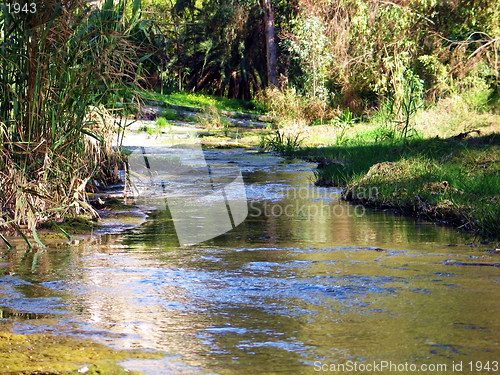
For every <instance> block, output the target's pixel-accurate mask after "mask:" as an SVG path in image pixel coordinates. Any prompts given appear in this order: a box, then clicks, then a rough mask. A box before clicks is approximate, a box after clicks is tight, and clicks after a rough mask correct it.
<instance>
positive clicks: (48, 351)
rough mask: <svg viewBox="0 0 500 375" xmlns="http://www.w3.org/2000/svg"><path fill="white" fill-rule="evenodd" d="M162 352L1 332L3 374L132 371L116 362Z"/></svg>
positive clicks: (0, 346) (61, 337) (149, 356)
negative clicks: (85, 369) (84, 369)
mask: <svg viewBox="0 0 500 375" xmlns="http://www.w3.org/2000/svg"><path fill="white" fill-rule="evenodd" d="M162 356H163V354H161V353H151V352H144V351H138V350H134V351H128V350H114V349H110V348H108V347H106V346H104V345H102V344H97V343H95V342H92V341H90V340H83V341H79V340H76V339H73V338H70V337H66V336H53V335H45V334H34V335H16V334H12V333H10V332H5V331H0V373H3V374H5V373H12V374H67V373H70V374H77V373H78V372H77V371H78V369H80V368H82V367H85V366H86V367H88V369H89V371H87V372H86V374H125V373H127V374H130V372H128V371H126V370H125V369H123V368H122V367H120V366H118V365H117V363H118V362H121V361H124V360H127V359H131V358H133V359H138V358H140V359H154V358H160V357H162Z"/></svg>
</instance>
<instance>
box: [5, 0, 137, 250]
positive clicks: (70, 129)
mask: <svg viewBox="0 0 500 375" xmlns="http://www.w3.org/2000/svg"><path fill="white" fill-rule="evenodd" d="M35 2H36V5H37V7H36V12H35V13H33V14H24V13H20V14H14V13H9V12H8V9H7V8H6V6H4V5H0V9H1V12H0V230H2V227H6V226H7V225H6V224H8V226H10V227H11V228H14V229H17V230H18V231H21V228H23V227H26V228H27V229H29V230H31V231H32V233H33V236H34V238H35V240H36V241H37V242H39V240H38V238H37V236H36V227H37V224H39V223H40V222H42V221H47V220H51V221H58V220H59V219H61V218H62V217H64V216H66V215H68V214H69V215H74V214H79V213H82V212H87V213H90V214H92V215H95V214H96V213H95V211H94V210H93V209H92V207H91V206H90V205H89V204H88V202H87V197H86V188H87V185H88V184H89V182H92V181H93V180H99V179H101V180H102V179H103V177H104V176H106V173H103V171H102V166H103V165H104V164H106V163H108V164H109V158H110V155H111V149H110V146H109V142H107V141H108V139H110V137H111V136H112V134H113V131H114V129H113V128H112V126H110V125H105V124H102V123H99V122H98V121H94V120H93V119H92V118H91V116H89V112H90V111H92V110H95V108H98V107H99V105H101V104H107V105H112V106H113V105H118V104H119V103H118V102H122V101H123V98H122V93H123V92H125V91H126V90H124V87H125V86H126V85H127V84H133V83H134V82H135V81H136V71H137V58H136V51H137V49H136V48H135V47H134V45H133V44H132V43H131V42H130V40H131V39H130V38H129V36H130V34H131V33H132V32H133V30H134V29H135V28H136V27H137V19H136V18H135V16H136V15H137V10H138V6H139V5H140V4H139V3H140V2H139V1H137V0H136V1H134V8H133V12H130V11H127V7H126V2H127V1H126V0H119V1H113V0H106V1H105V2H104V4H103V5H102V7H101V9H98V8H95V7H90V6H89V3H88V1H86V0H43V1H35ZM127 14H129V15H130V14H132V17H130V16H127ZM108 175H109V174H108ZM2 223H3V224H2Z"/></svg>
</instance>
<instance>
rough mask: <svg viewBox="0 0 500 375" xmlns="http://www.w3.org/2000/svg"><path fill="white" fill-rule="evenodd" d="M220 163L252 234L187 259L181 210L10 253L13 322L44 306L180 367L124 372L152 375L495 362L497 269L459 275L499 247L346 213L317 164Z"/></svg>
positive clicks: (6, 288) (223, 239)
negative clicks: (238, 181) (236, 174)
mask: <svg viewBox="0 0 500 375" xmlns="http://www.w3.org/2000/svg"><path fill="white" fill-rule="evenodd" d="M208 157H209V158H211V162H212V163H221V162H223V161H226V162H227V161H231V162H234V163H236V164H238V165H240V167H241V169H242V170H243V174H244V178H245V182H246V185H247V186H246V188H247V197H248V202H249V216H248V217H247V219H246V220H245V221H244V222H243V223H242V224H241V225H239V226H238V227H237V228H235V229H233V230H232V231H230V232H228V233H226V234H224V235H221V236H219V237H217V238H214V239H212V240H210V241H206V242H204V243H203V244H201V245H197V246H191V247H179V246H178V241H177V237H176V235H175V228H174V224H173V222H172V219H171V217H170V215H169V212H168V211H155V212H152V213H151V215H150V217H149V219H148V221H147V222H146V223H144V224H143V225H141V226H139V227H137V228H135V229H132V230H128V231H126V232H125V233H123V234H121V235H108V236H102V237H99V238H96V239H93V240H92V241H87V242H82V243H81V244H80V245H78V246H73V247H67V248H49V249H47V250H46V251H44V252H43V253H41V254H40V255H39V260H38V266H37V268H36V270H35V271H32V270H31V263H30V259H29V256H28V257H24V260H23V256H22V254H20V253H17V252H11V253H10V255H8V256H7V257H5V258H4V262H5V264H4V265H3V266H2V268H1V269H2V270H3V272H4V274H8V273H10V274H12V275H15V276H4V277H7V278H13V277H15V279H11V280H10V282H4V283H2V279H0V306H6V307H8V309H7V310H5V311H8V313H7V314H11V315H9V316H5V318H4V319H7V320H8V321H10V322H11V323H12V322H13V327H14V330H15V329H18V330H22V331H23V332H26V330H29V325H26V324H27V323H26V322H27V321H28V323H29V319H24V318H23V316H16V315H15V313H13V312H14V311H18V312H19V313H20V314H28V315H26V316H28V317H29V316H30V315H29V314H35V315H33V316H34V317H36V316H37V315H36V314H37V313H36V312H33V311H30V307H29V306H30V305H29V303H32V302H33V301H37V303H39V304H42V305H43V306H44V308H45V310H44V311H45V312H51V313H54V310H56V309H60V310H61V311H64V312H66V313H67V314H61V316H60V317H59V318H52V320H53V321H54V322H56V323H54V324H57V327H58V328H57V329H58V330H59V331H61V332H67V333H70V334H78V335H80V336H84V337H92V338H94V339H97V340H100V341H103V342H106V343H112V344H114V345H116V346H119V347H122V348H137V347H144V348H151V349H160V350H164V351H166V352H168V353H172V354H175V355H177V356H179V357H176V358H174V359H172V357H167V358H166V359H165V360H163V362H161V361H160V362H155V363H152V362H145V361H142V362H141V361H134V362H130V363H129V364H128V366H129V368H131V369H143V370H145V371H146V372H148V373H153V374H163V373H182V372H184V373H205V372H210V373H220V374H236V373H237V374H255V373H279V372H282V373H294V374H301V373H302V374H313V373H316V372H317V371H316V370H317V364H318V361H321V362H322V363H324V364H333V363H335V364H340V363H346V361H358V362H359V363H365V364H366V363H368V362H369V361H392V362H393V363H404V362H409V363H416V364H419V365H420V364H445V365H447V366H449V367H448V371H445V372H442V373H449V372H450V371H449V369H451V364H452V363H453V361H464V362H468V361H483V362H484V361H488V360H489V361H492V360H497V359H498V355H499V354H500V342H499V340H498V337H497V336H498V335H497V333H498V331H499V328H500V319H499V318H498V316H499V315H498V312H500V301H499V299H498V298H497V296H498V289H499V286H500V274H499V269H498V268H496V267H468V266H466V265H461V264H466V263H471V262H485V263H488V262H492V261H493V260H494V259H496V258H494V255H492V254H489V253H487V252H486V251H485V250H486V249H488V248H489V247H488V245H478V246H477V247H472V246H467V245H465V244H466V243H469V242H471V241H473V240H474V239H472V238H471V237H469V236H468V235H466V234H463V233H458V232H456V231H454V230H452V229H450V228H446V227H442V226H439V225H435V224H429V223H426V222H420V221H415V220H410V219H408V218H404V217H399V216H394V215H392V214H390V213H385V212H375V211H370V210H363V209H361V208H359V207H355V206H351V205H349V204H347V203H345V202H342V201H339V199H338V193H339V192H338V191H335V190H329V189H322V188H316V187H313V186H311V184H310V182H311V176H312V172H311V167H312V166H311V165H310V164H307V163H303V162H295V163H284V162H282V161H280V159H278V158H274V157H268V156H264V155H257V154H253V153H248V152H241V151H237V150H236V151H224V152H214V151H212V152H210V153H208ZM490 247H491V246H490ZM6 280H7V281H8V279H6ZM16 283H17V284H16ZM22 301H31V302H22ZM23 306H24V307H23ZM12 314H13V315H12ZM21 320H22V321H21ZM45 321H47V322H50V319H48V318H47V319H45ZM44 324H49V323H44ZM16 327H17V328H16ZM75 327H77V328H75ZM175 361H179V362H180V363H182V365H178V366H174V365H172V363H174V362H175ZM179 366H180V367H179ZM183 366H184V367H183ZM354 373H355V372H354ZM436 373H439V372H436Z"/></svg>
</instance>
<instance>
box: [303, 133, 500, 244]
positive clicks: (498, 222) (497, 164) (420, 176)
mask: <svg viewBox="0 0 500 375" xmlns="http://www.w3.org/2000/svg"><path fill="white" fill-rule="evenodd" d="M459 138H460V137H456V138H446V139H441V138H437V137H436V138H430V139H415V140H411V141H408V142H406V143H405V142H403V141H402V140H401V141H399V140H394V139H393V140H385V141H380V140H375V139H374V138H371V139H370V137H365V138H359V139H357V140H352V141H351V142H346V143H343V144H341V145H338V146H331V147H322V148H307V147H306V148H302V149H299V150H296V151H295V152H294V156H298V157H302V158H305V159H308V160H311V161H315V162H318V163H319V169H318V170H317V172H316V175H317V176H316V177H317V182H316V183H317V184H318V185H323V186H333V185H335V186H343V187H345V189H344V192H343V197H344V198H345V199H347V200H350V201H353V202H357V203H362V204H364V205H367V206H371V207H377V208H391V209H395V210H397V211H400V212H403V213H406V214H411V215H414V216H420V217H423V218H426V219H429V220H434V221H440V222H446V223H449V224H452V225H455V226H457V227H460V228H463V229H466V230H472V231H475V232H478V233H481V234H483V235H486V236H490V237H496V238H498V237H500V135H499V134H490V135H488V136H480V137H473V138H465V139H459Z"/></svg>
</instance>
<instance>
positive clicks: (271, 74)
mask: <svg viewBox="0 0 500 375" xmlns="http://www.w3.org/2000/svg"><path fill="white" fill-rule="evenodd" d="M262 8H263V10H264V29H265V35H266V55H267V61H266V62H267V85H268V86H276V87H279V84H278V49H277V46H276V31H275V28H274V10H273V6H272V4H271V0H262Z"/></svg>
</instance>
